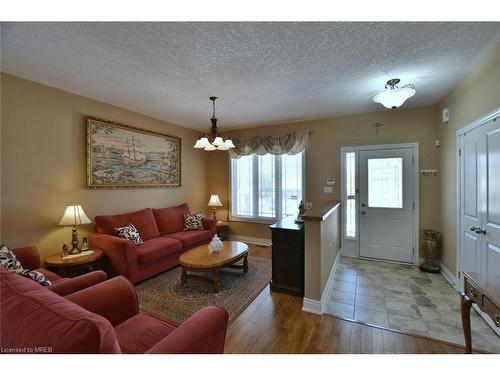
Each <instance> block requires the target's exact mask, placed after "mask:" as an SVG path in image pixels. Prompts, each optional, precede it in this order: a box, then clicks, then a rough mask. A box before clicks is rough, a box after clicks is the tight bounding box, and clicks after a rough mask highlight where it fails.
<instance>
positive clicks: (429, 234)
mask: <svg viewBox="0 0 500 375" xmlns="http://www.w3.org/2000/svg"><path fill="white" fill-rule="evenodd" d="M440 240H441V234H440V233H439V232H437V231H435V230H429V229H425V230H424V238H423V240H422V256H423V257H424V262H423V263H422V264H421V265H420V267H419V268H420V270H421V271H424V272H431V273H439V272H440V268H439V264H438V262H437V260H438V258H439V248H440V246H439V245H440Z"/></svg>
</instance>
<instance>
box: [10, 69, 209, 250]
mask: <svg viewBox="0 0 500 375" xmlns="http://www.w3.org/2000/svg"><path fill="white" fill-rule="evenodd" d="M1 89H2V102H1V103H2V117H1V118H2V137H1V146H2V147H1V162H2V164H1V179H2V191H1V200H2V207H1V210H2V215H1V218H2V223H1V227H2V235H3V236H2V241H3V242H4V243H6V244H8V245H10V246H13V247H16V246H22V245H36V246H38V247H39V249H40V251H41V254H42V256H43V257H45V256H47V255H50V254H53V253H56V252H58V251H59V250H60V248H61V245H62V242H63V241H66V242H70V241H71V238H70V233H71V230H70V228H68V227H58V226H57V223H58V221H59V219H60V217H61V215H62V213H63V210H64V208H65V206H66V205H67V204H70V203H80V204H82V206H83V209H84V210H85V212H86V213H87V215H88V216H89V217H90V218H91V219H92V218H93V217H94V216H96V215H98V214H114V213H121V212H127V211H131V210H137V209H141V208H145V207H166V206H169V205H174V204H177V203H181V202H184V201H187V202H189V204H190V205H191V206H192V208H193V209H197V210H203V211H205V209H206V202H207V201H208V196H207V190H206V181H207V176H206V174H205V170H206V160H205V154H204V153H203V152H200V151H199V150H195V149H193V147H192V145H193V144H194V142H195V140H196V137H197V133H196V132H195V131H192V130H189V129H186V128H182V127H179V126H176V125H173V124H170V123H167V122H164V121H160V120H157V119H154V118H151V117H147V116H143V115H140V114H138V113H134V112H131V111H127V110H125V109H122V108H118V107H115V106H111V105H108V104H105V103H102V102H98V101H95V100H91V99H88V98H85V97H81V96H78V95H74V94H71V93H68V92H65V91H61V90H57V89H54V88H50V87H47V86H43V85H40V84H37V83H34V82H31V81H27V80H23V79H20V78H17V77H13V76H10V75H2V81H1ZM86 115H93V116H97V117H101V118H105V119H109V120H113V121H118V122H121V123H125V124H129V125H133V126H136V127H140V128H144V129H150V130H154V131H159V132H163V133H166V134H171V135H175V136H178V137H181V138H182V187H179V188H161V189H116V190H102V189H101V190H92V189H87V188H86V186H85V185H86V160H85V154H86V151H85V150H86V135H85V118H86ZM89 230H93V225H87V226H84V227H82V231H81V232H80V233H81V234H82V235H83V234H84V233H85V231H89Z"/></svg>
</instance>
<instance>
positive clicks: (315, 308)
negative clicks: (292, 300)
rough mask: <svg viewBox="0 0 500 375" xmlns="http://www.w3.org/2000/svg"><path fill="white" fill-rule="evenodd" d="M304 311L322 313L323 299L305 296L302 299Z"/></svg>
mask: <svg viewBox="0 0 500 375" xmlns="http://www.w3.org/2000/svg"><path fill="white" fill-rule="evenodd" d="M302 311H304V312H307V313H310V314H315V315H322V314H321V301H318V300H315V299H310V298H306V297H304V299H303V300H302Z"/></svg>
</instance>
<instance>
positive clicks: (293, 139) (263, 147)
mask: <svg viewBox="0 0 500 375" xmlns="http://www.w3.org/2000/svg"><path fill="white" fill-rule="evenodd" d="M309 136H310V131H308V130H305V131H297V132H293V133H287V134H275V135H261V136H255V137H251V138H242V139H233V143H234V145H235V146H236V147H235V148H232V149H229V156H230V157H232V158H233V159H238V158H240V157H242V156H245V155H251V154H257V155H265V154H273V155H281V154H288V155H294V154H298V153H299V152H301V151H304V149H305V148H306V147H307V144H308V143H309Z"/></svg>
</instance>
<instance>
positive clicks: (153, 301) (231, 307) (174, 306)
mask: <svg viewBox="0 0 500 375" xmlns="http://www.w3.org/2000/svg"><path fill="white" fill-rule="evenodd" d="M219 278H220V292H219V293H218V294H213V293H212V283H211V282H208V281H206V280H200V279H197V278H188V280H187V282H186V283H185V284H181V282H180V280H181V268H180V267H177V268H175V269H172V270H169V271H167V272H164V273H162V274H160V275H158V276H155V277H154V278H152V279H149V280H146V281H144V282H142V283H140V284H138V285H136V287H135V288H136V290H137V294H138V296H139V307H140V309H141V310H143V311H145V312H148V313H151V314H153V315H156V316H158V317H160V318H163V319H166V320H169V321H173V322H175V323H181V322H183V321H184V320H186V319H187V318H189V317H190V316H191V315H192V314H194V313H195V312H196V311H198V310H199V309H201V308H203V307H205V306H210V305H215V306H220V307H223V308H225V309H226V310H227V311H228V312H229V324H231V323H232V322H233V321H234V320H235V319H236V318H237V317H238V316H239V315H240V314H241V313H242V312H243V310H245V309H246V307H247V306H248V305H249V304H250V303H251V302H252V301H253V300H254V299H255V298H256V297H257V296H258V295H259V293H260V292H261V291H262V290H264V288H265V287H266V286H267V285H268V284H269V282H270V280H271V260H270V259H267V258H263V257H253V256H249V257H248V273H247V274H244V273H243V272H242V271H241V270H237V269H229V268H228V269H224V270H222V271H221V272H220V274H219Z"/></svg>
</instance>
